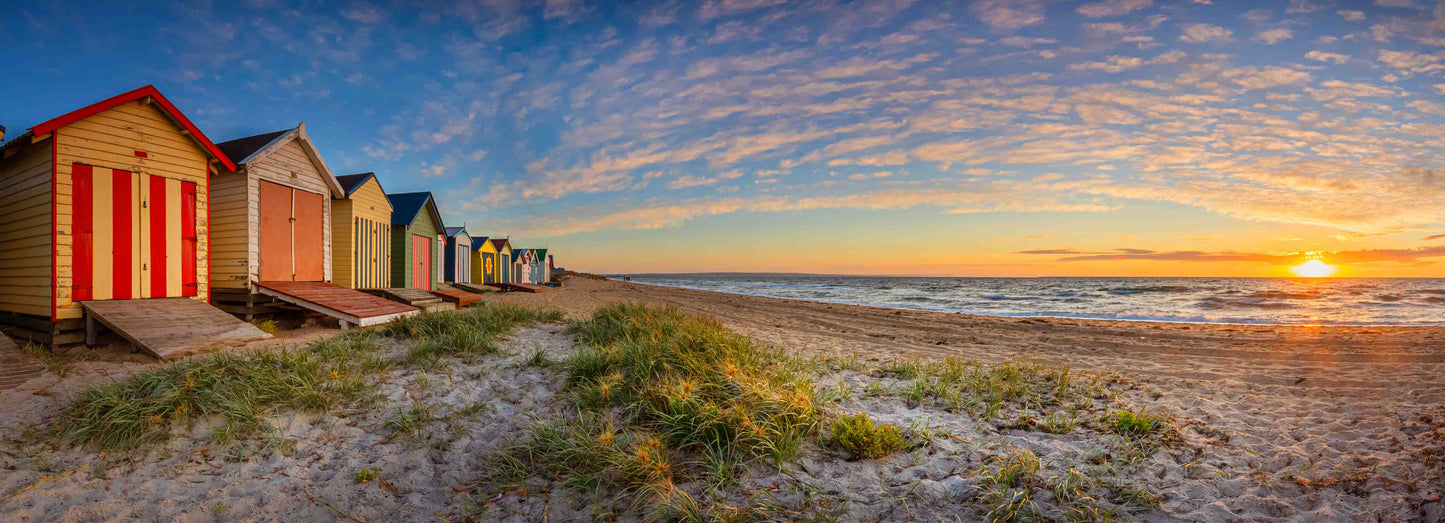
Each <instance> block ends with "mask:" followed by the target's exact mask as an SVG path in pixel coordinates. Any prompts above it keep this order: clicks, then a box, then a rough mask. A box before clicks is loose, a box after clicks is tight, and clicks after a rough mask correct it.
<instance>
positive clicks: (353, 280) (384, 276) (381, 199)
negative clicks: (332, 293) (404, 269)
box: [331, 173, 393, 289]
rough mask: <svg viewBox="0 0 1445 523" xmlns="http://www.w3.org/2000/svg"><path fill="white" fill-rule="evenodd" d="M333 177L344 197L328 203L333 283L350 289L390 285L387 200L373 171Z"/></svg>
mask: <svg viewBox="0 0 1445 523" xmlns="http://www.w3.org/2000/svg"><path fill="white" fill-rule="evenodd" d="M337 180H339V181H340V182H341V187H342V190H343V191H344V192H345V197H343V198H340V199H337V200H336V201H334V202H332V204H331V210H332V212H333V213H334V216H333V217H332V220H331V230H332V232H331V238H332V252H333V257H334V258H335V260H336V261H335V280H334V282H335V283H336V284H337V285H341V286H343V287H351V288H353V289H385V288H388V287H392V286H393V285H392V284H391V281H392V280H391V241H392V238H391V212H392V207H391V201H390V200H388V199H387V197H386V192H385V191H383V190H382V188H381V182H380V181H378V180H377V179H376V174H374V173H360V174H348V175H346V176H339V177H337Z"/></svg>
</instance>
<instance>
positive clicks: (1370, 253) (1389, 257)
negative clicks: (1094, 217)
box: [1015, 246, 1445, 265]
mask: <svg viewBox="0 0 1445 523" xmlns="http://www.w3.org/2000/svg"><path fill="white" fill-rule="evenodd" d="M1015 254H1027V255H1046V256H1060V257H1059V258H1056V260H1055V261H1061V262H1085V261H1139V260H1147V261H1178V262H1212V263H1217V262H1263V263H1270V264H1275V265H1293V264H1296V263H1299V262H1301V261H1304V260H1305V256H1304V253H1286V254H1270V253H1258V252H1239V251H1152V250H1147V249H1124V248H1115V249H1106V250H1102V251H1080V250H1076V249H1038V250H1029V251H1019V252H1016V253H1015ZM1442 256H1445V246H1441V247H1421V248H1417V249H1365V250H1356V251H1339V252H1331V253H1326V254H1325V255H1324V259H1325V260H1327V261H1328V262H1330V263H1345V264H1352V263H1373V262H1398V263H1415V262H1418V261H1420V260H1421V259H1423V258H1438V257H1442Z"/></svg>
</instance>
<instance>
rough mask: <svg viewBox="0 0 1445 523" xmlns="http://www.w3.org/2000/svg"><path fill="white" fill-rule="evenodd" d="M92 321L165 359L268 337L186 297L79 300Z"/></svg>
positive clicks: (200, 302)
mask: <svg viewBox="0 0 1445 523" xmlns="http://www.w3.org/2000/svg"><path fill="white" fill-rule="evenodd" d="M80 306H81V308H82V309H84V310H85V314H86V317H87V320H95V321H98V322H100V323H101V324H102V325H105V326H106V327H108V328H110V330H112V331H114V332H115V333H116V334H119V335H120V337H122V338H125V340H126V341H129V342H130V343H131V345H135V347H136V348H137V349H140V350H143V351H145V352H146V353H148V354H150V355H152V356H155V357H157V358H160V359H163V360H168V359H174V358H179V357H182V356H189V355H191V354H195V353H196V352H199V351H200V350H202V349H205V348H206V347H208V346H210V345H212V344H215V343H218V342H222V341H227V340H242V339H254V338H269V337H271V335H270V334H266V333H264V332H261V329H257V328H256V327H255V326H253V325H251V324H249V323H246V322H244V321H241V320H238V319H236V317H235V316H232V315H230V314H228V313H226V311H223V310H221V309H217V308H215V307H212V306H211V305H210V304H209V303H206V302H203V301H200V300H193V299H190V298H150V299H144V300H104V301H83V302H80Z"/></svg>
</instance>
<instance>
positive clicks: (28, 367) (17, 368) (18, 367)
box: [0, 334, 45, 390]
mask: <svg viewBox="0 0 1445 523" xmlns="http://www.w3.org/2000/svg"><path fill="white" fill-rule="evenodd" d="M42 372H45V366H44V365H41V364H40V363H39V362H36V361H35V359H33V358H31V357H30V356H27V355H26V354H25V352H24V351H21V350H20V346H19V345H16V344H15V342H14V341H11V340H10V338H9V337H7V336H5V335H4V334H0V390H5V389H13V388H15V387H18V386H20V384H21V383H25V382H26V381H30V378H34V377H36V376H39V375H40V373H42Z"/></svg>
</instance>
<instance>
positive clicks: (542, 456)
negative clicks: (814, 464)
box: [496, 304, 822, 516]
mask: <svg viewBox="0 0 1445 523" xmlns="http://www.w3.org/2000/svg"><path fill="white" fill-rule="evenodd" d="M571 331H572V333H573V334H574V335H575V336H576V337H577V340H578V344H579V351H578V353H577V354H576V355H574V356H572V357H570V358H568V359H567V360H566V361H565V362H563V365H564V366H565V368H566V369H567V371H568V378H567V379H568V383H567V390H568V394H569V398H570V402H571V404H572V405H573V406H574V407H575V408H577V409H578V413H577V415H576V416H575V418H571V419H565V420H561V421H558V422H554V423H552V424H550V425H547V424H544V425H542V426H539V427H538V429H537V432H536V434H534V435H533V437H532V438H531V439H530V440H527V441H523V442H521V443H519V444H518V445H517V446H516V447H515V448H513V449H512V451H511V452H510V453H508V454H507V458H506V459H504V460H503V463H502V464H503V465H504V466H503V467H502V470H500V471H498V472H499V474H497V476H499V477H498V478H496V479H500V480H503V481H507V480H511V481H518V480H522V479H525V478H526V477H528V476H530V475H532V474H535V473H537V472H543V471H545V472H550V473H552V474H555V475H561V476H562V477H564V478H566V481H567V482H568V483H569V484H572V485H575V486H579V487H588V488H594V489H601V488H608V489H609V490H610V491H613V492H618V493H619V494H620V495H623V496H629V497H632V499H633V501H634V502H642V503H647V504H651V506H652V507H653V508H655V509H657V510H660V511H663V512H666V513H668V514H671V515H674V516H676V515H686V514H689V513H693V512H694V511H695V510H697V508H696V507H697V505H696V503H695V502H693V501H692V500H691V498H689V497H688V496H687V495H686V494H683V493H681V491H678V490H676V489H674V487H673V482H674V479H675V478H677V477H679V476H681V477H686V478H688V479H703V480H706V481H707V482H708V483H709V484H710V485H713V486H715V487H721V486H723V485H726V484H728V483H730V482H731V481H733V479H734V478H735V474H736V473H737V471H738V470H739V469H740V468H741V467H742V466H743V464H745V463H748V462H755V461H759V460H763V461H771V462H773V463H779V462H782V461H787V460H791V459H793V458H795V457H796V456H797V454H798V452H799V449H800V447H801V445H802V443H803V441H804V440H805V439H806V438H808V437H810V436H813V435H815V434H816V433H817V430H818V426H819V423H820V420H821V419H822V415H821V414H820V413H819V411H818V406H817V401H816V399H815V398H814V392H813V387H812V382H811V381H810V380H809V376H808V375H806V374H805V373H803V372H801V371H800V370H799V368H798V365H795V364H793V362H792V361H791V360H790V359H789V358H787V357H786V356H785V355H784V354H783V353H781V352H779V351H777V350H775V349H772V348H768V347H763V346H760V345H757V344H755V343H753V342H752V340H750V339H748V338H747V337H745V336H741V335H738V334H736V333H733V332H731V331H729V330H727V329H725V328H723V327H722V325H721V324H720V323H718V322H717V321H716V320H713V319H710V318H702V317H697V316H691V315H687V314H684V313H682V312H679V311H678V310H677V309H674V308H667V307H658V306H650V305H631V304H619V305H612V306H609V307H605V308H602V309H599V310H598V311H596V312H595V313H594V314H593V316H592V317H591V318H590V319H588V320H585V321H577V322H573V324H572V326H571Z"/></svg>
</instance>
